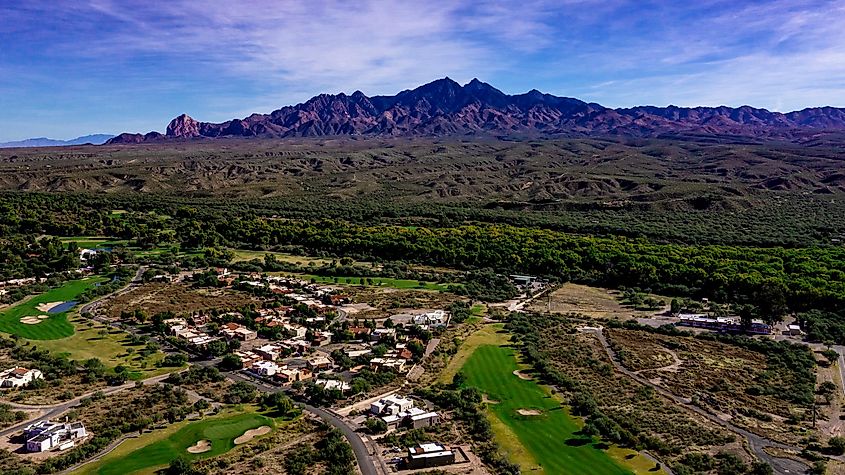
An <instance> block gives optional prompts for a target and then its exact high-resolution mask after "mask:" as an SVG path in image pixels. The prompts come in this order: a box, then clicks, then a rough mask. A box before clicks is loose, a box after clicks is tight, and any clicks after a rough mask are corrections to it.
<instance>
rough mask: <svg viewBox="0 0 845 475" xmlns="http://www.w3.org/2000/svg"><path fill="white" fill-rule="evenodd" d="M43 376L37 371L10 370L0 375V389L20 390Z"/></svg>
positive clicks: (25, 369) (24, 369)
mask: <svg viewBox="0 0 845 475" xmlns="http://www.w3.org/2000/svg"><path fill="white" fill-rule="evenodd" d="M43 378H44V375H43V374H41V371H39V370H37V369H27V368H20V367H18V368H11V369H7V370H6V371H3V372H1V373H0V388H20V387H23V386H26V385H28V384H29V383H31V382H33V381H35V380H36V379H43Z"/></svg>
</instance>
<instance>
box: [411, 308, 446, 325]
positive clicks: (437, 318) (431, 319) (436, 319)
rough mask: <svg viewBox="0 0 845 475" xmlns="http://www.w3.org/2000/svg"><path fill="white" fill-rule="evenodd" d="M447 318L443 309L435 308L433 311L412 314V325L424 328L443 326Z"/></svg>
mask: <svg viewBox="0 0 845 475" xmlns="http://www.w3.org/2000/svg"><path fill="white" fill-rule="evenodd" d="M447 320H448V316H447V314H446V312H444V311H443V310H435V311H433V312H428V313H423V314H422V315H414V318H413V322H414V325H417V326H421V327H425V328H434V327H442V326H445V325H446V321H447Z"/></svg>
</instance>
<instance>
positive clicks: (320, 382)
mask: <svg viewBox="0 0 845 475" xmlns="http://www.w3.org/2000/svg"><path fill="white" fill-rule="evenodd" d="M314 384H316V385H317V386H320V387H321V388H323V389H325V390H326V391H340V392H341V393H345V392H347V391H349V390H350V389H352V386H350V384H349V383H347V382H346V381H340V380H338V379H317V380H314Z"/></svg>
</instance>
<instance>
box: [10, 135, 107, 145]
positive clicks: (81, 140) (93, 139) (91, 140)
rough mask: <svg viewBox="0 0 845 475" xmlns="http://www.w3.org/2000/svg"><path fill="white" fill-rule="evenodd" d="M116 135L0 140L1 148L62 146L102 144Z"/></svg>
mask: <svg viewBox="0 0 845 475" xmlns="http://www.w3.org/2000/svg"><path fill="white" fill-rule="evenodd" d="M112 137H114V135H109V134H93V135H84V136H82V137H77V138H75V139H70V140H56V139H48V138H47V137H36V138H31V139H25V140H16V141H13V142H0V148H14V147H62V146H65V145H85V144H92V145H100V144H103V143H105V142H106V141H107V140H109V139H111V138H112Z"/></svg>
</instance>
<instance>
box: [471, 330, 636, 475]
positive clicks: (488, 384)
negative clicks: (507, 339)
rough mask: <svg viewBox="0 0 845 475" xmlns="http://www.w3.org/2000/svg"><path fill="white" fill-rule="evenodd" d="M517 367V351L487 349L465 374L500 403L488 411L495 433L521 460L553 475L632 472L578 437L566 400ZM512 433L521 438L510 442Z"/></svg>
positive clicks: (478, 351) (623, 474)
mask: <svg viewBox="0 0 845 475" xmlns="http://www.w3.org/2000/svg"><path fill="white" fill-rule="evenodd" d="M517 369H519V367H518V365H517V361H516V357H515V355H514V352H513V350H511V349H510V348H507V347H503V346H497V345H481V346H479V347H478V348H477V349H476V350H475V351H474V352H473V354H472V356H470V358H469V359H468V360H467V362H466V364H464V366H463V370H462V371H463V373H464V374H465V375H466V377H467V383H466V384H467V385H468V386H475V387H477V388H478V389H480V390H481V391H482V392H484V393H485V394H486V395H487V397H488V398H489V399H490V400H491V401H495V402H491V403H490V404H489V405H488V410H489V413H490V414H489V415H491V416H492V417H494V418H495V420H494V421H493V427H494V429H497V426H498V430H494V432H495V433H496V436H497V440H499V442H500V443H501V444H502V446H503V448H505V449H506V450H507V449H508V448H511V450H510V452H511V453H512V454H514V455H517V457H514V458H515V459H518V460H515V461H516V462H518V463H520V464H521V465H523V469H524V470H525V471H526V472H527V471H530V470H537V469H539V470H542V471H543V472H545V473H547V474H569V475H590V474H597V473H601V474H603V475H604V474H606V475H615V474H618V475H628V474H632V472H631V471H630V470H627V469H625V468H623V467H621V466H620V465H619V464H617V463H616V462H615V461H614V460H613V459H612V458H611V457H610V456H609V455H608V454H607V453H606V452H605V451H603V450H602V449H600V448H597V447H596V446H594V444H593V443H592V442H589V441H586V442H585V440H584V439H583V438H581V437H579V436H578V435H576V434H575V433H576V432H578V430H579V429H580V427H579V425H578V423H577V422H576V420H575V419H574V418H573V417H571V416H570V415H569V413H568V412H567V410H566V409H565V408H564V407H562V406H561V404H560V402H559V401H558V400H557V399H556V398H554V397H552V396H551V395H550V394H549V391H548V390H547V389H546V388H544V387H542V386H540V385H539V384H537V383H536V382H534V381H532V380H526V379H521V378H520V377H518V376H517V375H515V374H514V371H516V370H517ZM502 426H504V427H502ZM510 434H512V436H515V437H516V439H518V440H516V441H514V440H508V435H510ZM515 444H518V445H515ZM519 446H521V447H519ZM526 451H527V454H526V453H524V452H526ZM525 465H530V466H525Z"/></svg>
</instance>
